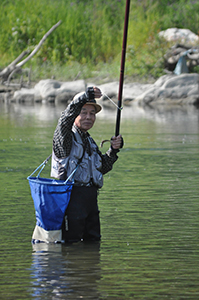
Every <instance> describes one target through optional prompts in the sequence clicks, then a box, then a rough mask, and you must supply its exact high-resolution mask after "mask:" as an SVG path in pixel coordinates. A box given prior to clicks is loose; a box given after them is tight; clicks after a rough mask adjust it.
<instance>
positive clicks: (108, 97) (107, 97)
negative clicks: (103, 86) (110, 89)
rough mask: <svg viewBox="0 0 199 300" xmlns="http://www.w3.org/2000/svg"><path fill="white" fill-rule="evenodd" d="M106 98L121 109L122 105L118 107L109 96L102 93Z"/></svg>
mask: <svg viewBox="0 0 199 300" xmlns="http://www.w3.org/2000/svg"><path fill="white" fill-rule="evenodd" d="M102 94H103V95H104V96H105V97H106V98H108V99H109V100H110V101H111V102H112V103H113V104H114V105H115V106H116V107H117V108H118V109H119V110H122V109H123V107H119V106H118V105H117V104H116V103H115V102H114V101H113V100H112V99H111V98H109V96H107V95H106V94H105V93H102Z"/></svg>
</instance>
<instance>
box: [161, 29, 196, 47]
mask: <svg viewBox="0 0 199 300" xmlns="http://www.w3.org/2000/svg"><path fill="white" fill-rule="evenodd" d="M159 36H160V37H163V38H164V39H165V40H167V41H169V42H173V41H174V42H179V43H182V44H187V43H188V44H196V43H198V41H199V37H198V35H196V34H195V33H193V32H192V31H191V30H189V29H184V28H168V29H166V30H164V31H160V32H159Z"/></svg>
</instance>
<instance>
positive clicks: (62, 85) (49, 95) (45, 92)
mask: <svg viewBox="0 0 199 300" xmlns="http://www.w3.org/2000/svg"><path fill="white" fill-rule="evenodd" d="M34 89H35V91H36V92H37V93H39V94H40V95H41V98H42V99H45V100H47V101H48V100H50V101H52V100H53V99H54V100H55V98H56V97H57V96H58V95H60V94H62V93H64V94H65V96H66V95H69V96H70V97H71V95H75V94H76V93H79V92H81V91H84V90H85V82H84V80H76V81H69V82H60V81H57V80H53V79H46V80H41V81H39V82H38V83H37V84H36V85H35V88H34ZM67 98H68V97H67Z"/></svg>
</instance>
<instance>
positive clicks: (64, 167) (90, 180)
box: [51, 126, 103, 188]
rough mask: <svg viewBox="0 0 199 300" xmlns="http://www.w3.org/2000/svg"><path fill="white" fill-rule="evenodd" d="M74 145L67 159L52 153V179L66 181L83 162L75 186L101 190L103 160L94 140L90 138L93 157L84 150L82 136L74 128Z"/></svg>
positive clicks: (76, 173) (76, 174)
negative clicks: (94, 186)
mask: <svg viewBox="0 0 199 300" xmlns="http://www.w3.org/2000/svg"><path fill="white" fill-rule="evenodd" d="M72 131H73V137H72V139H73V143H72V148H71V152H70V155H69V156H67V157H66V158H57V157H56V155H55V154H54V152H53V153H52V162H51V177H55V178H58V179H62V180H65V179H66V178H68V177H69V176H70V175H71V173H72V172H73V171H74V170H75V168H76V167H77V165H78V161H79V160H81V163H80V164H79V166H78V168H77V170H76V172H75V177H74V179H75V184H76V185H85V186H90V185H92V184H94V185H96V186H97V187H99V188H101V187H102V186H103V175H102V173H101V171H100V170H101V168H102V158H101V157H100V155H99V154H98V153H97V145H96V144H95V143H94V141H93V139H92V138H90V137H88V140H89V144H90V149H91V155H90V156H89V155H88V153H87V152H86V151H85V150H84V146H83V142H82V139H81V136H80V134H79V133H78V132H77V130H76V129H75V127H74V126H73V129H72Z"/></svg>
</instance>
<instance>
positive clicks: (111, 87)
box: [0, 73, 199, 107]
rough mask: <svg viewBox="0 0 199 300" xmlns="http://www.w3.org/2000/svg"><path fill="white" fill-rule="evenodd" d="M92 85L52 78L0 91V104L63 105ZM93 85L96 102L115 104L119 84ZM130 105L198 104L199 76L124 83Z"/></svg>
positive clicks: (126, 101) (169, 76)
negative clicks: (97, 93)
mask: <svg viewBox="0 0 199 300" xmlns="http://www.w3.org/2000/svg"><path fill="white" fill-rule="evenodd" d="M92 85H97V84H96V83H95V82H85V81H84V80H76V81H70V82H60V81H57V80H54V79H45V80H41V81H39V82H38V83H36V84H35V86H34V87H33V88H29V89H28V88H22V89H20V90H17V91H9V92H7V93H5V91H4V93H3V92H1V93H0V101H10V102H16V103H24V102H28V103H34V102H44V101H45V102H53V103H55V104H59V103H67V102H68V101H70V100H71V99H72V98H73V96H74V95H75V94H76V93H78V92H81V91H84V90H85V88H86V87H87V86H92ZM97 86H98V87H99V88H100V89H101V90H102V92H103V94H104V95H103V97H102V98H101V99H100V100H99V101H101V102H102V104H107V105H108V103H110V101H109V100H108V98H107V96H108V97H109V98H111V99H112V100H113V101H115V102H117V97H118V90H119V82H116V81H115V82H108V83H105V84H102V85H97ZM8 95H9V96H8ZM132 104H134V105H138V106H142V107H144V106H157V105H167V104H169V105H187V104H188V105H190V104H192V105H199V75H198V74H196V73H190V74H188V73H186V74H181V75H174V74H169V75H164V76H162V77H160V78H159V79H158V80H157V81H156V82H154V83H147V84H142V83H138V82H132V83H124V86H123V105H132ZM111 106H112V104H111Z"/></svg>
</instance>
